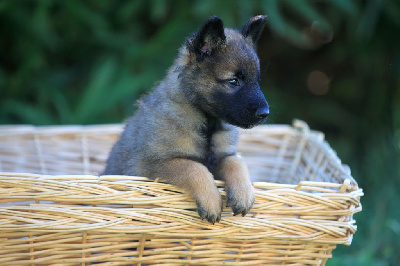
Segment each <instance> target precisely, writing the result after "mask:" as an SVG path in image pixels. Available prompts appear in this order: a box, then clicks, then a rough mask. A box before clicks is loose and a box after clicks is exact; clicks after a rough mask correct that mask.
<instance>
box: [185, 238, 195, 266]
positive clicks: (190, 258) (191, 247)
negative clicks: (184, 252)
mask: <svg viewBox="0 0 400 266" xmlns="http://www.w3.org/2000/svg"><path fill="white" fill-rule="evenodd" d="M195 240H196V238H195V237H194V238H192V241H191V243H190V255H189V256H187V260H192V253H193V247H194V241H195ZM185 265H186V266H188V265H189V263H187V264H185Z"/></svg>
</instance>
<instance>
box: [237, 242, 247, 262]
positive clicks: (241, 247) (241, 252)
mask: <svg viewBox="0 0 400 266" xmlns="http://www.w3.org/2000/svg"><path fill="white" fill-rule="evenodd" d="M243 246H246V242H243V243H242V244H241V245H240V248H239V250H240V251H239V252H238V255H239V256H241V255H242V254H243ZM240 260H241V258H240V257H237V258H236V260H235V262H240Z"/></svg>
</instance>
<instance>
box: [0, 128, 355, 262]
mask: <svg viewBox="0 0 400 266" xmlns="http://www.w3.org/2000/svg"><path fill="white" fill-rule="evenodd" d="M121 129H122V126H121V125H111V126H73V127H71V126H58V127H31V126H2V127H0V171H2V173H0V265H50V264H51V265H79V264H81V265H89V264H91V263H94V262H96V263H97V264H98V265H192V264H196V265H221V264H223V265H265V264H280V265H300V264H313V265H321V264H322V265H323V264H325V262H326V260H327V259H328V258H330V257H331V256H332V254H331V251H332V250H333V249H334V248H335V247H336V245H337V244H345V245H349V244H350V243H351V241H352V236H353V234H354V233H355V231H356V226H355V220H354V219H353V214H354V213H356V212H359V211H361V204H360V197H361V196H362V195H363V194H362V190H361V189H360V188H358V186H357V184H356V183H355V181H354V180H353V178H352V177H351V175H350V170H349V169H348V167H345V166H343V165H342V164H341V162H340V160H339V159H338V158H337V156H336V154H335V153H334V152H333V151H332V149H331V148H330V147H329V145H328V144H327V143H326V142H324V141H323V135H322V134H321V133H318V132H314V131H310V130H309V129H308V127H307V125H305V124H304V123H302V122H299V121H297V122H296V123H295V127H291V126H260V127H257V128H255V129H252V130H249V131H243V132H242V134H241V141H240V144H239V150H240V151H241V153H242V156H243V158H244V160H245V161H246V163H247V164H248V166H249V168H250V172H251V175H252V177H253V178H254V180H255V181H257V182H254V183H253V185H254V187H255V190H256V201H255V204H254V206H253V208H252V209H251V211H250V213H248V214H247V215H246V216H245V217H239V216H236V217H234V216H232V212H231V209H230V208H225V209H224V212H223V215H222V219H221V222H220V223H216V224H215V225H211V224H209V223H208V222H206V221H202V220H201V219H199V217H198V214H197V212H196V205H195V203H194V202H193V200H192V199H191V198H190V197H189V196H188V195H187V194H185V193H183V192H182V191H181V190H179V189H178V188H176V187H174V186H172V185H169V184H166V183H163V182H162V181H161V180H158V179H156V180H155V181H152V180H149V179H147V178H145V177H128V176H97V175H98V174H99V173H100V172H101V171H102V169H103V167H104V160H105V159H106V157H107V154H108V151H109V149H110V148H111V146H112V144H113V142H114V141H115V140H116V139H117V138H118V134H119V133H120V132H121ZM261 181H264V182H261ZM266 181H267V182H266ZM216 184H217V185H218V187H219V188H220V191H221V195H222V197H223V199H224V200H225V198H226V195H225V191H224V189H223V187H224V184H223V182H220V181H217V182H216Z"/></svg>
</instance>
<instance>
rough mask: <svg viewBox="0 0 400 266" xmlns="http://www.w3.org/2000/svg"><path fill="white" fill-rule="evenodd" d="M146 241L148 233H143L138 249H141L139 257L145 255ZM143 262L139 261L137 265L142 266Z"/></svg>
mask: <svg viewBox="0 0 400 266" xmlns="http://www.w3.org/2000/svg"><path fill="white" fill-rule="evenodd" d="M145 242H146V234H142V237H141V238H140V241H139V247H138V251H139V256H138V258H139V259H141V258H142V257H143V251H144V243H145ZM141 265H142V262H141V261H139V263H138V264H137V266H141Z"/></svg>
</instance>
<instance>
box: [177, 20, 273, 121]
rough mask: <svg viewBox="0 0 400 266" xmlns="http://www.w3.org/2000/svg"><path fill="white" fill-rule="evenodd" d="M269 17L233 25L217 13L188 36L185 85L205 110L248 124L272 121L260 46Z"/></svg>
mask: <svg viewBox="0 0 400 266" xmlns="http://www.w3.org/2000/svg"><path fill="white" fill-rule="evenodd" d="M265 22H266V17H265V16H256V17H253V18H251V19H250V20H249V21H248V22H247V23H246V25H245V26H244V27H243V28H242V29H241V30H233V29H226V28H224V26H223V23H222V20H221V19H220V18H218V17H215V16H214V17H211V18H209V19H208V20H207V22H206V23H205V24H204V25H203V26H202V27H201V29H200V30H199V31H198V32H196V33H195V34H193V36H191V37H190V38H189V39H188V40H187V43H186V47H185V54H186V63H185V67H184V69H183V72H182V73H181V75H180V77H181V82H182V84H183V86H182V88H183V89H184V90H185V91H184V93H185V95H187V97H188V98H189V99H190V100H191V101H192V103H193V104H194V105H196V106H197V107H198V108H200V109H201V110H202V111H203V112H205V113H207V114H208V115H211V116H214V117H216V118H219V119H221V120H223V121H225V122H227V123H230V124H233V125H236V126H239V127H243V128H250V127H252V126H254V125H256V124H258V123H261V122H263V121H265V120H266V118H267V116H268V114H269V107H268V103H267V101H266V100H265V98H264V95H263V93H262V92H261V90H260V86H259V84H258V82H259V79H260V65H259V60H258V57H257V54H256V52H255V50H254V49H255V44H256V42H257V40H258V39H259V37H260V35H261V32H262V30H263V28H264V25H265Z"/></svg>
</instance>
